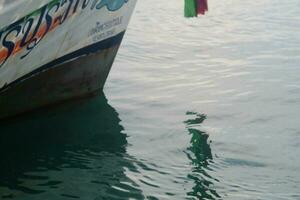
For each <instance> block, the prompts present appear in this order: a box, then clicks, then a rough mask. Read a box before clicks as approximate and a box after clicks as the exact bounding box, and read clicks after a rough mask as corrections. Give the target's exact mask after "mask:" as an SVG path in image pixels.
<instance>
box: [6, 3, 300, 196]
mask: <svg viewBox="0 0 300 200" xmlns="http://www.w3.org/2000/svg"><path fill="white" fill-rule="evenodd" d="M209 3H210V11H209V13H208V15H206V16H203V17H202V16H201V17H200V18H194V19H185V18H183V1H162V0H142V1H139V2H138V5H137V8H136V11H135V14H134V16H133V19H132V21H131V24H130V28H129V30H128V31H127V34H126V37H125V39H124V42H123V45H122V47H121V49H120V52H119V54H118V57H117V59H116V62H115V64H114V66H113V69H112V72H111V74H110V76H109V79H108V81H107V84H106V87H105V90H104V94H102V95H100V96H98V97H96V98H93V99H89V100H85V101H80V102H74V103H69V104H67V105H63V106H60V107H58V108H52V109H50V110H46V111H43V112H37V113H33V114H31V115H30V116H27V117H24V118H22V119H20V120H18V121H11V122H7V123H5V124H1V127H0V132H1V134H0V199H17V200H68V199H83V200H122V199H127V200H129V199H137V200H140V199H141V200H142V199H148V200H156V199H162V200H165V199H166V200H168V199H175V200H177V199H178V200H181V199H237V200H240V199H249V200H250V199H251V200H253V199H265V200H270V199H272V200H277V199H300V1H299V0H286V1H282V0H260V1H253V0H243V1H241V0H226V1H218V0H210V1H209Z"/></svg>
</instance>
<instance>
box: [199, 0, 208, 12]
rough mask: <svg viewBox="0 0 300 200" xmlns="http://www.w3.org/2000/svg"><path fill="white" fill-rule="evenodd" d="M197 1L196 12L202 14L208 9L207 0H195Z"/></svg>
mask: <svg viewBox="0 0 300 200" xmlns="http://www.w3.org/2000/svg"><path fill="white" fill-rule="evenodd" d="M196 1H197V14H199V15H200V14H201V15H204V14H205V12H206V11H208V5H207V0H196Z"/></svg>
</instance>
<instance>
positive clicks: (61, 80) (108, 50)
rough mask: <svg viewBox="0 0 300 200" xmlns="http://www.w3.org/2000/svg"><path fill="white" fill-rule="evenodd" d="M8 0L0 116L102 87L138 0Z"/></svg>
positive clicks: (0, 37) (0, 49)
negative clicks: (37, 1) (8, 23)
mask: <svg viewBox="0 0 300 200" xmlns="http://www.w3.org/2000/svg"><path fill="white" fill-rule="evenodd" d="M0 2H1V0H0ZM9 2H10V3H7V4H4V5H2V6H4V7H3V8H2V9H0V15H1V17H0V23H1V24H4V23H5V22H6V20H16V21H15V22H13V23H12V24H10V25H6V24H5V27H4V28H2V29H1V31H0V119H1V118H5V117H8V116H13V115H16V114H19V113H23V112H26V111H29V110H32V109H35V108H38V107H41V106H46V105H49V104H54V103H57V102H61V101H65V100H68V99H71V98H77V97H81V96H86V95H89V94H92V93H95V92H96V91H99V90H101V89H102V88H103V86H104V83H105V80H106V77H107V75H108V73H109V70H110V68H111V65H112V63H113V60H114V57H115V55H116V53H117V50H118V47H119V45H120V43H121V41H122V38H123V35H124V33H125V30H126V28H127V25H128V23H129V20H130V17H131V14H132V12H133V9H134V6H135V3H136V0H112V1H106V0H48V1H46V0H43V1H40V3H39V4H38V6H40V7H39V8H37V9H35V10H34V9H29V8H32V7H31V6H34V5H35V6H37V4H36V1H28V0H21V1H20V0H10V1H9ZM13 2H15V3H13ZM26 2H28V3H27V4H26ZM33 2H35V3H33ZM22 3H23V4H22ZM28 4H29V5H28ZM0 5H1V4H0ZM30 5H31V6H30ZM20 7H23V9H21V8H20ZM5 8H7V9H8V11H9V10H10V9H12V12H13V10H18V9H20V10H19V13H26V12H28V11H29V12H31V13H30V14H28V15H25V17H21V18H20V19H18V18H19V16H17V14H13V15H9V12H8V11H7V13H5V12H4V13H3V9H4V10H5ZM24 10H25V11H24ZM13 13H17V12H13ZM2 15H3V18H2ZM18 15H19V14H18ZM2 19H5V20H2Z"/></svg>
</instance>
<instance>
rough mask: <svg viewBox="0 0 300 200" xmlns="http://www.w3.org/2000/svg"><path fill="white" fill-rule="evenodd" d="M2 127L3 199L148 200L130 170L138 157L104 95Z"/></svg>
mask: <svg viewBox="0 0 300 200" xmlns="http://www.w3.org/2000/svg"><path fill="white" fill-rule="evenodd" d="M0 127H1V128H0V133H1V134H0V157H1V160H0V199H6V198H7V199H22V200H35V199H39V200H40V199H43V200H47V199H60V200H64V199H72V198H74V199H76V198H80V199H93V200H94V199H99V200H100V199H130V198H135V199H141V198H143V197H142V192H141V191H140V190H139V189H138V186H137V185H136V184H135V183H134V182H133V181H132V180H130V178H128V177H127V176H126V174H125V171H126V170H135V167H134V164H133V162H134V159H133V158H131V157H130V156H129V155H128V154H126V145H127V141H126V137H127V136H126V134H124V133H123V131H124V129H123V127H122V126H121V125H120V119H119V118H118V113H117V112H116V110H115V109H114V108H112V107H111V106H110V105H109V104H108V103H107V100H106V98H105V97H104V95H102V96H99V97H97V98H94V99H89V100H86V101H82V102H76V103H72V104H67V105H63V106H61V107H58V108H55V110H47V111H45V110H44V111H43V113H42V112H36V113H33V114H31V115H30V116H26V117H24V118H23V119H20V120H18V121H16V120H14V121H7V122H2V123H1V124H0ZM121 197H123V198H121Z"/></svg>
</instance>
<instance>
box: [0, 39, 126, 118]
mask: <svg viewBox="0 0 300 200" xmlns="http://www.w3.org/2000/svg"><path fill="white" fill-rule="evenodd" d="M114 39H115V38H114ZM112 40H113V39H109V40H108V43H112V44H113V45H112V46H110V47H108V48H105V49H103V50H101V51H98V52H95V53H91V54H89V55H86V56H83V57H80V58H78V59H76V60H72V61H70V62H66V63H63V64H58V65H55V66H51V67H49V68H46V69H43V70H42V71H39V72H36V73H35V74H32V75H31V76H30V77H26V78H24V79H21V80H18V81H17V82H15V83H14V84H12V86H10V87H8V88H5V89H4V90H3V91H2V92H1V93H0V108H1V112H0V119H3V118H7V117H12V116H15V115H18V114H21V113H25V112H28V111H31V110H33V109H37V108H41V107H45V106H47V105H51V104H57V103H60V102H63V101H67V100H71V99H75V98H81V97H86V96H89V95H93V94H95V93H97V92H100V91H101V90H102V88H103V87H104V84H105V81H106V78H107V76H108V74H109V71H110V69H111V66H112V64H113V62H114V58H115V56H116V54H117V52H118V48H119V45H120V43H121V40H122V35H120V36H119V38H118V40H117V41H114V42H112Z"/></svg>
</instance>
